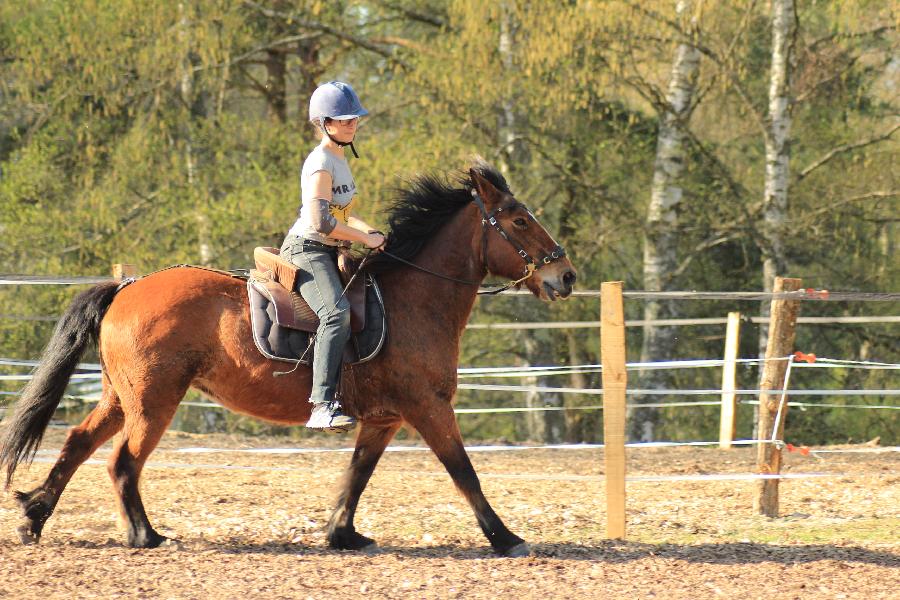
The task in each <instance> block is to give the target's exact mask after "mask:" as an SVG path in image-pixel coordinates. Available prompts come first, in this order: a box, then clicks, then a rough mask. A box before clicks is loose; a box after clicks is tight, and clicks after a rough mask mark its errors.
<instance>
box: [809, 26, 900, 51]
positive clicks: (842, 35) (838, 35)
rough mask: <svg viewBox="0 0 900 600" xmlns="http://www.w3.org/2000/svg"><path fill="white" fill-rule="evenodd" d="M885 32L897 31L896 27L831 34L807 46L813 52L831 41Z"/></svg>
mask: <svg viewBox="0 0 900 600" xmlns="http://www.w3.org/2000/svg"><path fill="white" fill-rule="evenodd" d="M887 31H897V25H882V26H881V27H876V28H874V29H867V30H865V31H851V32H849V33H832V34H829V35H826V36H825V37H820V38H819V39H817V40H814V41H813V42H812V43H811V44H810V45H809V50H810V51H815V50H816V49H817V48H818V47H819V46H820V45H821V44H825V43H827V42H830V41H831V40H835V39H838V40H849V39H855V38H862V37H869V36H877V35H880V34H882V33H885V32H887Z"/></svg>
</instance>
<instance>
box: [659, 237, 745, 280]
mask: <svg viewBox="0 0 900 600" xmlns="http://www.w3.org/2000/svg"><path fill="white" fill-rule="evenodd" d="M738 237H739V233H738V232H733V233H729V234H726V235H719V234H718V233H717V234H715V235H714V236H713V237H711V238H708V239H705V240H703V241H702V242H700V243H698V244H697V245H696V246H694V248H693V249H692V250H691V251H690V252H689V253H688V255H687V256H686V257H685V258H684V260H682V261H681V263H679V265H678V267H677V268H676V269H675V270H674V271H672V272H671V273H669V274H668V275H666V280H667V281H672V280H674V279H677V278H678V277H680V276H681V275H682V273H684V272H685V271H686V270H687V268H688V267H689V266H690V265H691V263H692V262H694V259H695V258H697V257H698V256H700V254H701V253H702V252H703V251H704V250H709V249H710V248H715V247H716V246H721V245H722V244H727V243H728V242H730V241H732V240H735V239H737V238H738Z"/></svg>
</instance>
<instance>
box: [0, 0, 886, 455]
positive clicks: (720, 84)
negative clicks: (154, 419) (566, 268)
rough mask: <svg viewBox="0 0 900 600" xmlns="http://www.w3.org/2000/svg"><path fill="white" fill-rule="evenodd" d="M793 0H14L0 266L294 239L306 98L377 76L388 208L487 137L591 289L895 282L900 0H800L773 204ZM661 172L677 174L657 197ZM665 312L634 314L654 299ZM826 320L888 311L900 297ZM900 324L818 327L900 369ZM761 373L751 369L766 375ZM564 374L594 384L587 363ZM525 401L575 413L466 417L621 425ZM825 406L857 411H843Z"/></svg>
mask: <svg viewBox="0 0 900 600" xmlns="http://www.w3.org/2000/svg"><path fill="white" fill-rule="evenodd" d="M779 4H781V3H780V2H759V1H758V0H741V1H739V2H729V3H719V2H708V1H706V2H704V1H701V0H693V1H692V2H690V3H688V2H681V3H676V2H673V1H668V0H666V1H663V0H653V1H651V2H633V1H629V0H593V1H588V0H572V1H567V2H526V1H523V0H504V1H503V2H497V3H488V2H477V1H475V0H452V1H440V2H438V1H433V0H431V1H427V2H412V1H407V0H384V1H374V0H373V1H362V0H360V1H354V2H349V1H344V2H317V1H313V0H277V1H269V2H255V1H252V0H245V1H242V2H225V1H221V0H194V1H191V2H187V1H182V2H176V1H171V0H170V1H163V2H146V1H144V0H124V1H122V2H117V3H113V4H110V3H103V2H54V3H47V2H40V1H37V0H32V1H26V2H19V3H11V2H6V3H2V4H0V98H2V103H0V207H2V213H0V214H2V220H0V229H2V231H0V233H2V238H0V239H2V242H0V271H3V272H10V273H35V274H50V273H59V274H69V275H76V274H100V273H105V272H107V271H108V269H109V264H110V263H111V262H114V261H128V262H133V263H136V264H137V265H138V267H139V269H140V270H141V271H142V272H149V271H152V270H154V269H156V268H160V267H163V266H166V265H169V264H173V263H178V262H189V263H204V264H211V265H214V266H217V267H222V268H232V267H241V266H246V265H247V264H248V263H249V262H250V255H251V251H252V248H253V247H254V246H256V245H261V244H269V245H275V244H277V243H278V242H279V241H280V238H281V236H282V235H283V234H284V231H286V229H287V227H288V226H289V224H290V222H291V220H292V219H293V217H294V214H295V211H296V205H297V197H298V182H297V171H298V168H299V164H300V161H301V160H302V157H303V155H304V154H305V152H307V151H308V149H309V147H310V145H311V144H312V143H313V136H312V130H311V128H310V127H309V126H308V125H306V124H305V112H306V101H307V99H308V96H309V93H310V91H311V90H312V89H313V88H314V87H315V86H316V85H317V84H318V83H320V82H322V81H325V80H328V79H332V78H341V79H347V80H349V81H352V82H353V84H354V86H355V87H356V88H357V90H358V91H359V92H360V93H361V95H362V96H363V98H364V100H365V102H366V104H367V106H368V108H369V109H370V111H371V117H370V118H369V119H368V120H367V122H366V123H365V125H364V127H363V128H362V129H361V134H360V144H359V148H360V151H361V154H362V159H361V160H360V161H358V162H357V163H355V164H354V171H355V174H356V176H357V178H358V180H359V182H360V186H361V189H362V191H363V193H364V202H363V204H362V205H363V210H364V211H365V215H364V216H365V217H366V218H367V219H370V220H371V221H373V222H383V221H384V216H383V212H382V211H383V210H384V208H385V207H386V206H387V205H388V204H389V203H390V199H391V196H392V190H393V189H394V188H395V187H396V186H398V185H401V184H402V180H403V179H404V178H406V177H409V176H411V175H412V174H414V173H417V172H424V171H434V170H438V171H446V170H447V169H448V168H461V167H463V166H464V165H465V163H466V161H467V160H468V158H469V157H471V156H472V155H473V154H480V155H483V156H484V157H485V158H487V159H488V160H490V161H493V162H494V163H495V164H497V165H498V166H500V167H501V168H502V169H503V170H504V172H505V173H506V174H507V175H508V178H509V180H510V183H511V185H512V188H513V190H514V191H516V192H517V194H518V195H519V197H520V198H521V199H522V200H523V201H525V202H527V203H528V204H529V206H531V207H532V208H533V209H534V210H535V211H536V213H537V214H539V216H540V218H541V219H542V220H543V221H544V222H545V223H547V224H548V225H549V226H550V227H551V228H552V229H553V230H554V231H555V232H557V233H558V238H559V241H560V242H561V243H562V244H563V245H565V246H566V248H567V249H568V250H569V253H570V255H571V256H572V258H573V260H574V261H575V263H576V264H577V265H578V268H579V272H580V281H581V282H582V285H583V286H584V287H588V288H596V287H598V285H599V282H600V281H601V280H603V279H611V278H616V279H624V280H625V281H626V286H627V287H630V288H633V289H634V288H646V287H648V286H658V287H668V288H669V289H676V288H677V289H704V290H715V289H721V290H741V289H759V288H760V281H761V280H762V281H767V280H768V275H767V276H766V278H765V279H764V278H763V274H764V273H768V274H771V273H770V272H769V271H771V268H770V269H769V270H768V271H767V270H766V267H765V265H766V264H770V265H777V264H784V265H785V266H784V274H791V275H796V276H800V277H803V279H804V283H805V284H806V285H809V286H814V287H821V288H830V289H857V290H891V289H896V288H897V283H898V269H897V261H896V259H894V258H893V252H894V246H895V245H896V239H897V238H896V221H897V216H896V215H897V190H898V182H897V175H896V168H892V167H893V166H894V163H896V162H897V137H896V135H897V134H896V130H897V128H898V126H900V120H898V106H897V100H896V99H897V97H898V95H897V78H898V75H897V73H898V70H897V68H898V64H897V58H896V56H897V30H896V27H897V26H896V22H897V19H896V17H897V15H896V13H895V9H893V8H892V7H891V6H890V3H886V2H877V1H868V2H857V3H845V2H839V1H837V0H833V1H824V0H821V1H815V2H808V3H798V4H797V6H796V7H795V17H794V18H793V19H788V21H787V26H788V30H787V33H786V37H785V42H784V43H785V44H786V54H785V55H784V56H785V61H786V62H785V65H786V70H785V77H784V81H783V84H782V85H781V87H780V88H779V89H780V90H781V92H780V93H781V94H782V97H783V98H784V103H783V108H784V110H785V111H786V112H785V114H787V115H789V116H790V119H791V127H790V130H789V132H788V135H787V138H786V140H787V143H786V149H789V153H790V160H789V162H788V163H787V170H786V173H787V181H788V182H789V184H788V186H787V193H786V195H785V196H784V198H783V201H782V200H779V203H778V207H779V213H778V215H777V217H778V218H777V219H774V220H773V215H774V213H773V212H772V210H771V207H772V206H773V205H772V203H771V202H769V201H768V200H767V196H766V193H765V182H766V147H767V140H768V141H769V142H771V139H772V136H771V134H770V133H769V132H770V129H771V126H772V124H773V120H772V118H771V117H770V111H769V108H768V107H769V100H770V93H769V89H770V80H771V75H772V73H773V71H772V64H773V62H772V54H773V53H772V48H773V28H772V25H773V23H772V12H771V11H772V10H773V8H775V7H777V6H778V5H779ZM679 7H680V9H679ZM687 64H695V66H694V67H691V69H693V73H692V74H691V73H687V74H685V73H684V72H683V67H684V66H686V65H687ZM679 77H682V78H683V80H682V83H679V79H678V78H679ZM685 82H692V83H691V93H690V94H687V95H686V96H684V97H682V98H681V99H679V98H677V97H676V96H674V95H673V94H672V90H673V86H674V88H675V89H676V90H677V89H681V90H682V91H684V90H685V85H684V83H685ZM671 135H676V136H677V140H678V147H679V150H678V153H677V154H676V155H672V158H670V159H667V160H670V161H671V162H670V164H671V165H672V166H673V167H674V166H675V165H677V168H673V169H668V170H662V171H661V168H660V162H659V160H660V159H659V158H658V156H659V155H660V152H661V151H662V150H664V149H666V148H671V147H672V146H671V145H670V143H669V142H667V141H666V140H667V139H673V138H671V137H670V136H671ZM679 157H680V158H679ZM661 172H663V173H667V177H668V179H667V180H666V181H665V182H662V181H660V182H657V187H656V188H654V179H655V175H654V174H655V173H657V174H658V173H661ZM660 186H662V187H660ZM676 188H677V189H678V190H680V195H679V196H678V198H679V200H678V201H677V202H674V203H673V202H670V201H665V200H662V199H663V198H664V195H660V194H661V193H662V192H661V190H663V189H664V190H667V191H668V193H670V194H672V193H674V190H675V189H676ZM654 189H656V190H658V191H657V193H654V192H653V190H654ZM672 197H674V196H671V195H670V196H669V198H672ZM662 206H664V207H665V208H664V210H662V212H660V207H662ZM661 215H665V216H666V218H665V219H662V220H660V218H659V217H660V216H661ZM776 221H777V227H776V225H775V222H776ZM662 229H665V231H662ZM773 232H777V233H778V239H777V240H775V241H773V240H774V238H773ZM776 241H777V242H778V243H777V244H776V243H775V242H776ZM775 249H777V252H775ZM648 250H651V251H650V252H648ZM773 252H774V253H773ZM660 256H664V257H665V260H664V261H662V262H660V260H659V257H660ZM778 270H779V269H775V271H778ZM654 273H655V274H654ZM70 294H71V290H60V289H56V288H40V289H26V288H22V287H16V288H10V287H4V288H0V303H2V304H0V307H2V308H0V314H3V315H18V316H32V317H33V316H35V315H37V316H40V315H53V314H58V312H59V310H60V306H61V305H62V304H63V303H64V302H65V301H66V299H67V298H68V297H70ZM643 308H644V307H643V306H640V307H639V305H637V304H636V303H635V304H634V306H630V307H629V310H633V311H635V313H634V315H632V316H634V317H638V316H639V314H640V311H641V309H643ZM740 308H741V309H742V310H744V312H748V313H753V312H756V310H757V309H758V307H756V306H753V305H746V306H741V307H740ZM725 310H726V308H724V307H723V305H722V304H713V303H680V304H677V305H675V306H662V305H648V306H647V307H646V314H647V315H651V316H652V315H653V314H658V315H664V314H672V315H674V314H675V313H676V312H677V313H678V316H710V315H715V316H722V315H724V312H725ZM804 310H807V314H811V312H810V311H817V312H816V314H826V313H829V312H831V313H842V314H843V313H846V314H856V313H861V312H865V313H869V314H871V313H873V312H877V311H886V312H896V307H891V306H884V305H876V304H867V305H864V306H863V305H860V304H846V305H835V304H828V305H821V306H809V307H808V308H807V307H806V306H805V307H804ZM596 313H597V311H596V306H594V305H593V304H591V303H588V302H585V301H582V300H573V301H571V302H568V303H566V304H563V305H556V306H554V307H553V308H552V309H548V308H547V307H544V306H541V305H539V304H537V303H534V302H527V301H524V300H523V299H521V298H496V299H491V300H485V301H483V302H480V303H479V305H478V308H477V313H476V314H475V315H474V317H473V320H477V321H491V320H493V321H509V320H514V319H519V320H545V319H547V318H552V319H565V320H588V319H590V320H593V319H596V318H597V316H596ZM51 327H52V322H49V321H23V320H12V319H3V320H2V321H0V331H2V332H3V334H2V339H0V356H5V357H23V358H24V357H27V358H33V357H35V356H36V355H37V353H38V352H39V351H40V349H41V347H42V346H43V344H44V343H45V341H46V337H47V335H49V331H50V328H51ZM893 327H895V326H893ZM642 333H643V334H644V335H646V336H647V337H646V340H642V339H640V336H641V335H642ZM896 334H897V332H896V327H895V328H894V329H887V328H882V327H879V326H859V327H850V326H841V327H840V328H834V329H829V328H826V327H821V328H817V329H813V328H805V329H803V330H801V332H800V339H799V341H798V344H801V345H804V347H809V348H815V350H816V352H817V353H819V354H821V355H832V356H840V357H846V358H853V357H861V358H878V359H884V360H896V358H897V355H896V350H895V349H894V348H893V345H892V344H893V342H894V340H895V339H896ZM629 335H631V336H634V339H633V340H630V347H631V348H634V349H637V348H640V347H641V346H642V342H644V343H643V345H644V348H645V355H646V356H648V357H649V356H653V355H654V354H658V353H659V352H658V351H654V350H653V348H654V347H657V348H659V347H662V346H658V344H657V341H658V340H659V339H664V340H666V341H665V344H663V346H665V348H666V350H665V352H662V353H663V354H666V355H668V356H672V357H697V356H704V357H705V356H717V355H718V354H719V351H720V348H719V347H720V345H721V340H720V337H721V332H720V331H719V330H718V329H691V330H686V329H684V330H668V331H667V330H660V329H659V328H657V329H653V328H649V329H646V330H644V332H641V331H639V330H632V331H630V332H629ZM660 335H662V336H663V338H660V337H659V336H660ZM804 336H806V337H805V339H804ZM743 337H744V340H745V342H744V347H743V348H742V350H743V352H742V354H743V355H745V356H751V355H754V354H755V353H756V351H757V347H756V344H757V343H756V340H755V339H754V338H755V337H757V336H754V335H752V334H746V333H745V335H744V336H743ZM813 339H814V340H815V344H814V345H813V344H812V341H813ZM807 344H809V345H808V346H806V345H807ZM597 346H598V344H597V341H596V335H595V332H589V331H586V330H571V331H561V330H559V331H557V330H554V331H553V332H548V331H533V332H529V333H526V334H522V333H506V334H498V333H492V334H491V335H487V334H485V333H484V332H482V331H477V330H474V331H471V332H469V333H468V334H467V335H466V338H465V340H464V348H463V351H464V360H463V362H464V363H465V364H470V365H474V364H492V365H499V364H559V363H569V364H582V363H588V362H598V360H597V358H598V357H597V351H598V348H597ZM633 358H635V359H636V358H638V356H637V355H635V356H634V357H633ZM743 376H744V377H745V378H746V379H747V381H746V383H747V386H748V387H750V386H752V385H753V381H752V380H753V374H752V373H750V372H748V373H746V374H744V375H743ZM703 377H709V374H706V375H698V374H695V373H692V374H690V375H686V374H680V373H675V374H671V375H669V376H668V377H667V379H665V380H660V381H658V382H656V383H654V382H653V381H647V382H645V383H646V385H647V386H648V387H649V386H650V385H659V386H670V385H671V386H679V385H680V386H685V387H687V386H694V385H696V386H701V385H712V384H713V383H714V381H713V379H714V378H711V379H710V381H708V382H707V381H705V380H703V379H702V378H703ZM808 377H810V378H811V379H810V385H813V384H814V385H816V386H833V387H841V386H844V385H847V386H850V387H854V386H865V385H867V384H869V385H872V386H873V387H878V385H879V381H876V380H874V379H871V380H869V379H866V377H869V376H868V375H867V376H865V377H864V376H862V375H860V374H859V373H855V372H847V373H841V372H836V371H829V372H827V373H816V374H812V373H810V374H809V375H808ZM871 377H878V374H877V373H875V374H873V375H871ZM813 379H814V381H813ZM540 383H547V384H566V385H574V386H584V385H596V384H597V382H596V381H593V380H592V379H591V376H588V375H573V376H571V377H569V378H562V379H560V378H556V379H549V378H548V379H545V380H541V381H540ZM880 384H881V385H882V386H884V385H887V384H886V383H885V382H884V381H880ZM13 387H14V386H13ZM894 387H896V386H894ZM474 398H475V397H474V396H473V395H470V394H467V393H465V392H462V393H461V401H462V402H475V403H477V404H478V405H484V404H489V403H492V402H509V401H510V399H509V397H508V396H507V395H502V394H494V395H490V394H488V395H485V394H479V395H478V396H477V400H475V399H474ZM656 399H659V397H656ZM830 400H831V401H838V399H830ZM870 400H872V401H876V402H877V401H878V399H870ZM530 401H531V402H532V403H537V404H541V403H545V402H558V403H565V404H566V406H567V407H569V408H572V409H573V410H570V411H567V412H566V413H565V417H564V418H563V419H561V420H556V419H555V417H553V416H552V415H551V416H550V417H549V421H546V420H538V421H535V420H534V419H532V420H531V421H528V420H526V419H525V418H522V419H520V420H516V419H515V418H511V419H506V418H505V417H504V418H503V419H501V418H500V417H497V416H494V415H491V416H485V417H483V418H482V417H466V418H467V419H470V420H468V421H465V422H464V423H463V426H464V427H470V428H473V430H474V431H475V432H476V433H480V434H481V435H483V436H485V437H491V436H494V437H497V436H517V437H521V436H527V435H532V436H545V437H551V438H552V437H554V436H558V437H560V438H565V439H569V440H579V439H590V438H591V437H592V436H596V435H597V433H596V432H597V431H599V427H598V426H597V423H598V419H599V416H598V415H596V414H595V413H592V412H589V411H578V410H574V409H575V408H577V405H578V404H584V403H593V400H588V399H585V398H578V397H571V396H565V397H563V398H547V397H533V398H531V400H530ZM854 401H855V400H854ZM875 412H876V411H862V412H857V413H851V412H849V411H846V412H844V413H841V411H830V412H828V413H827V414H828V416H827V417H825V418H824V419H822V418H820V417H821V416H822V413H816V415H811V414H810V415H805V414H802V413H797V414H794V415H792V419H793V421H792V426H794V427H798V428H804V427H805V428H806V430H805V431H804V435H807V436H812V437H816V436H818V437H819V438H822V439H825V438H828V439H837V436H840V435H853V436H855V437H861V436H866V435H869V433H870V432H872V431H876V430H877V431H885V430H889V431H893V432H894V435H896V432H897V429H898V426H897V422H896V419H891V418H888V417H885V416H884V415H883V414H879V415H878V416H874V415H873V414H872V413H875ZM648 415H649V416H648V418H649V419H650V422H653V423H655V424H656V425H655V426H654V431H653V433H652V435H653V436H654V437H656V438H664V437H675V436H689V435H690V436H695V435H701V434H703V433H704V432H706V431H707V429H708V431H710V432H712V431H714V429H715V426H716V424H715V423H714V422H712V421H710V419H709V415H707V414H704V413H703V411H699V410H696V409H692V410H691V411H684V410H678V409H671V410H667V411H662V412H660V411H655V412H653V413H648ZM479 419H480V420H479ZM805 419H806V420H805ZM829 419H833V420H834V423H835V425H834V427H833V428H831V426H830V425H828V426H826V425H823V423H824V424H827V423H828V420H829ZM850 421H852V425H851V426H850V427H851V430H852V433H846V431H850V430H848V429H847V423H848V422H850ZM748 423H749V418H748V419H747V422H746V423H744V425H743V426H744V427H749V424H748ZM838 423H840V426H838V425H837V424H838ZM841 432H844V433H841ZM635 433H637V432H635ZM829 436H830V437H829ZM807 439H810V438H809V437H807Z"/></svg>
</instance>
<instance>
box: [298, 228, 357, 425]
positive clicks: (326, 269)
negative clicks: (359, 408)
mask: <svg viewBox="0 0 900 600" xmlns="http://www.w3.org/2000/svg"><path fill="white" fill-rule="evenodd" d="M285 257H286V258H289V259H290V260H291V262H293V263H294V264H295V265H297V266H299V267H300V268H301V269H302V272H301V273H300V277H299V281H298V284H297V287H298V290H299V292H300V295H301V296H303V299H304V300H306V302H307V303H308V304H309V306H310V308H312V309H313V310H314V311H316V314H317V315H318V316H319V329H318V331H317V332H316V343H315V347H314V350H313V351H314V355H313V378H312V391H311V393H310V398H309V401H310V402H311V403H313V405H314V407H313V412H312V416H311V417H310V420H309V422H308V423H307V427H311V428H315V429H328V430H336V431H347V430H349V429H351V428H352V427H353V426H354V425H355V424H356V420H355V419H354V418H353V417H351V416H349V415H345V414H343V412H342V411H341V406H340V403H339V402H338V400H337V395H336V392H337V383H338V378H339V376H340V372H341V363H342V360H343V354H344V346H345V345H346V344H347V341H348V340H349V338H350V303H349V301H348V300H347V298H346V297H345V296H344V295H343V294H342V292H343V286H342V285H341V279H340V275H339V273H338V268H337V252H336V250H335V251H331V250H329V249H324V248H319V247H315V248H310V247H309V246H306V247H304V246H303V244H302V242H301V241H298V242H296V243H293V244H291V245H290V246H288V247H287V248H286V251H285Z"/></svg>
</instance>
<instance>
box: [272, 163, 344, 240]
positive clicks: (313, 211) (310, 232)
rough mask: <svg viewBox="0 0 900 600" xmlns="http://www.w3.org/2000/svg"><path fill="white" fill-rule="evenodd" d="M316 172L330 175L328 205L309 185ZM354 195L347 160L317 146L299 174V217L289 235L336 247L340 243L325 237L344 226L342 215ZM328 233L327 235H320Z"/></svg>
mask: <svg viewBox="0 0 900 600" xmlns="http://www.w3.org/2000/svg"><path fill="white" fill-rule="evenodd" d="M319 171H325V172H326V173H328V174H329V175H331V202H330V203H327V202H326V201H325V200H324V199H323V198H317V197H316V195H315V191H314V190H313V185H312V176H313V174H315V173H318V172H319ZM355 195H356V182H354V181H353V174H352V173H351V172H350V165H348V164H347V159H345V158H341V157H339V156H337V155H335V154H332V153H331V152H329V151H328V150H326V149H325V147H324V146H316V148H315V150H313V151H312V152H310V153H309V156H307V157H306V160H305V161H304V163H303V168H302V169H301V170H300V214H299V217H298V218H297V220H296V221H295V222H294V225H293V226H292V227H291V229H290V231H288V235H296V236H298V237H302V238H306V239H308V240H315V241H317V242H321V243H323V244H328V245H330V246H336V245H338V244H339V243H340V241H339V240H336V239H333V238H330V237H328V235H327V233H330V232H331V230H333V229H334V227H335V225H336V224H337V222H338V221H341V222H343V223H345V224H346V219H345V218H342V211H339V210H337V209H346V207H347V206H348V205H349V204H350V203H351V202H352V201H353V197H354V196H355ZM323 232H327V233H323Z"/></svg>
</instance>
